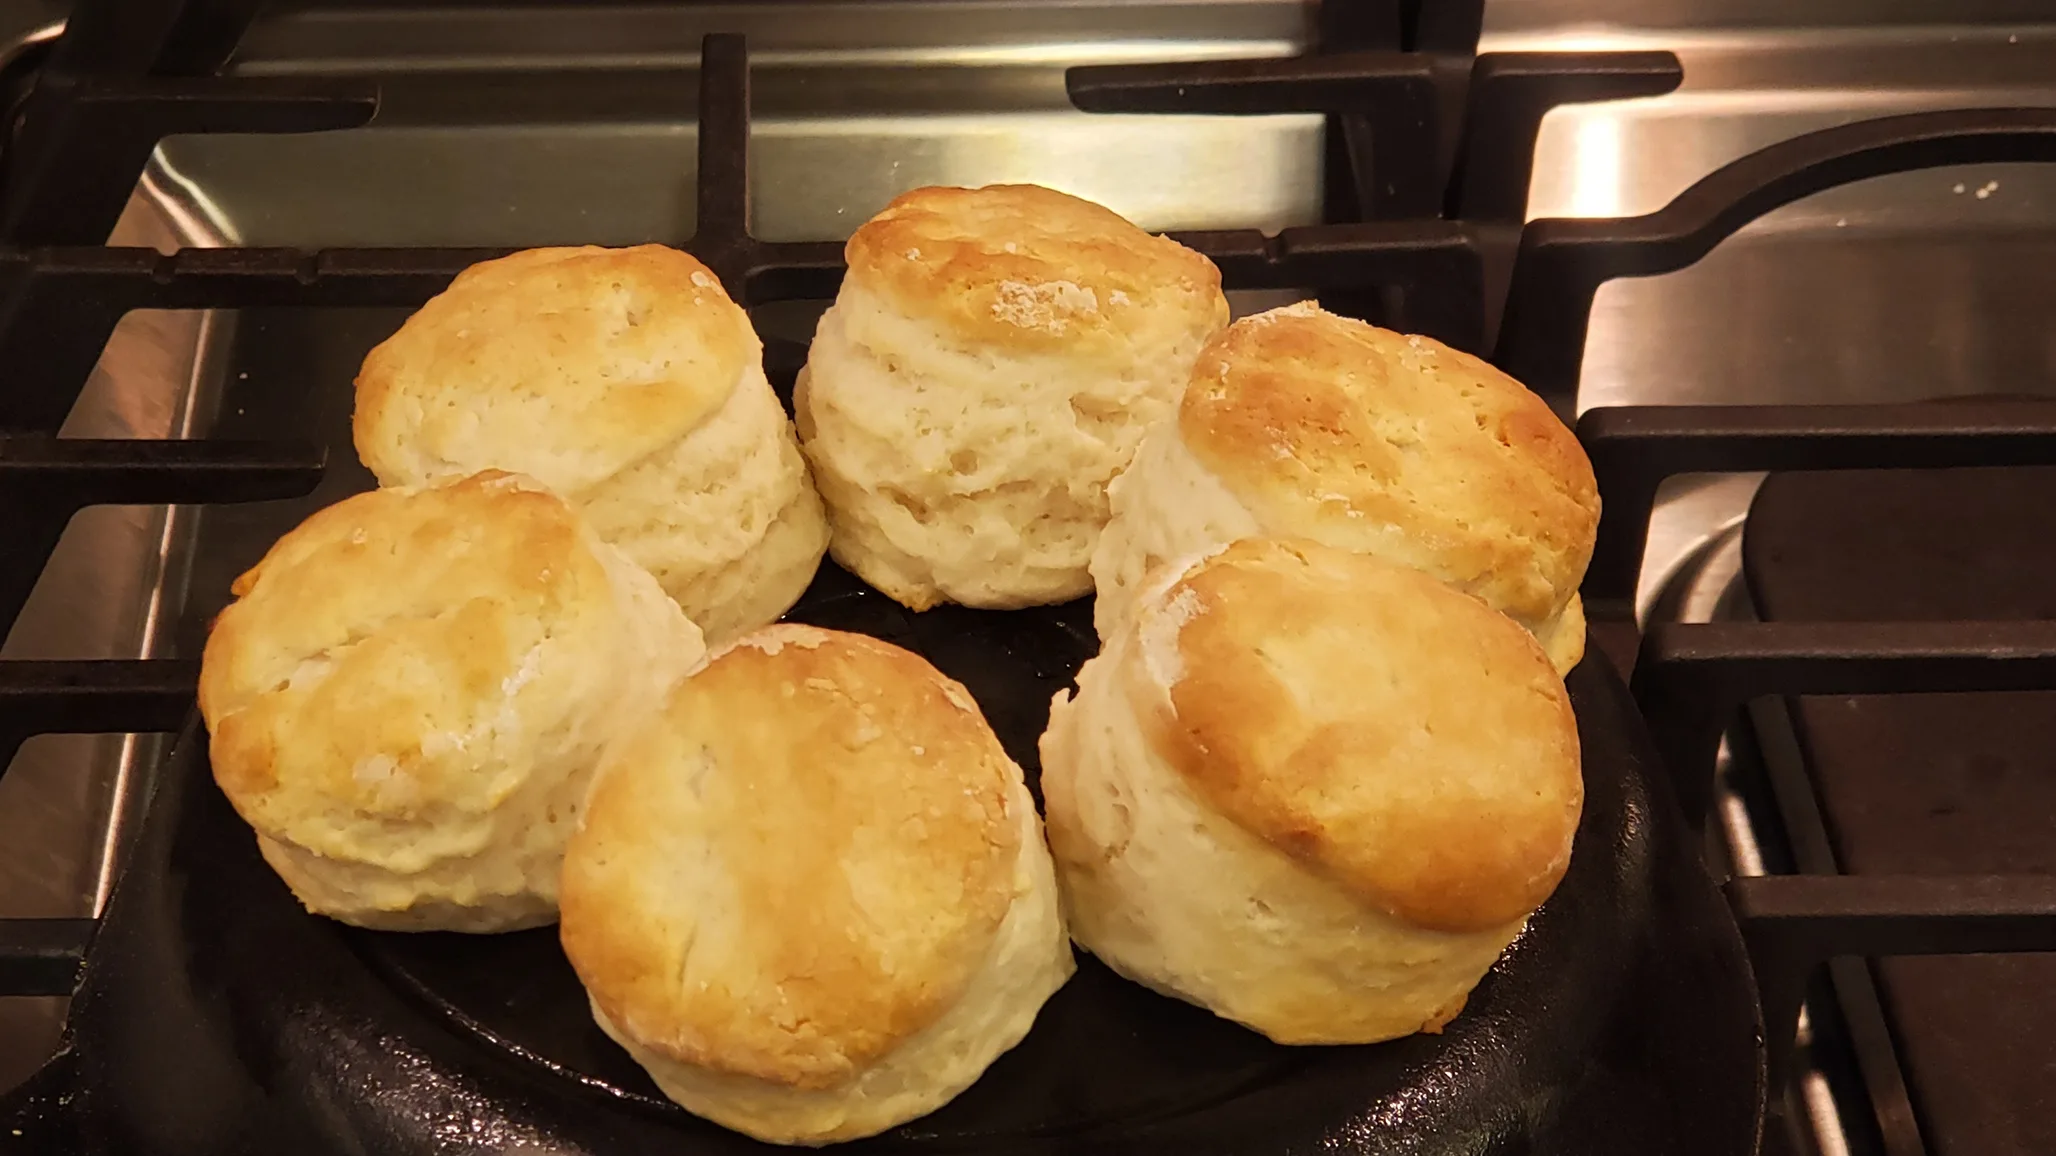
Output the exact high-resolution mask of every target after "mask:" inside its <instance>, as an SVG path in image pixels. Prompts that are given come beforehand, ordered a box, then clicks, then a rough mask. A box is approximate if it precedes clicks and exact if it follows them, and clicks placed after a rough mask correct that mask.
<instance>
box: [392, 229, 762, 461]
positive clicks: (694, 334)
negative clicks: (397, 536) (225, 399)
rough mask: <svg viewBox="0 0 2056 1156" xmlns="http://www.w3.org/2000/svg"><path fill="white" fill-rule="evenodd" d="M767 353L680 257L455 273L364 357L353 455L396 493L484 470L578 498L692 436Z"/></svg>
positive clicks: (574, 254)
mask: <svg viewBox="0 0 2056 1156" xmlns="http://www.w3.org/2000/svg"><path fill="white" fill-rule="evenodd" d="M760 348H761V346H760V345H759V343H758V341H757V337H756V333H755V331H754V330H753V329H752V328H751V326H750V321H749V317H748V315H747V314H745V313H744V312H743V310H742V308H741V307H740V306H738V305H737V304H736V303H735V302H733V301H731V300H730V299H729V297H728V294H727V292H726V291H725V290H724V289H722V287H721V282H720V280H719V279H717V278H716V277H715V276H714V274H713V273H712V272H710V271H709V270H708V269H707V267H706V266H705V265H702V264H700V262H699V261H698V260H696V259H695V258H694V257H693V256H692V255H691V254H689V253H684V252H681V251H679V250H677V249H673V248H669V247H667V246H664V245H637V246H634V247H633V248H627V249H603V248H598V247H595V246H591V245H586V246H581V247H577V248H550V249H529V250H526V251H523V252H519V253H514V254H511V255H509V256H506V257H501V258H498V259H497V260H492V261H485V262H481V263H480V264H477V265H473V266H472V267H471V268H469V269H466V270H464V272H462V273H460V274H458V275H457V278H456V280H454V281H452V282H451V283H450V287H449V288H448V289H446V290H444V291H443V292H442V293H440V294H438V295H437V296H435V297H434V298H432V299H430V300H429V302H428V303H427V304H426V305H423V306H422V307H421V309H420V310H419V311H417V312H416V313H415V314H414V315H413V316H412V317H409V318H408V319H407V321H406V323H405V324H404V325H402V326H401V327H400V330H399V332H397V333H395V334H393V336H391V337H389V338H387V339H386V340H385V341H384V342H382V343H381V344H380V345H379V346H378V347H377V348H375V349H373V350H372V351H371V353H370V354H369V355H368V356H366V357H365V359H364V366H363V369H362V370H361V371H360V372H359V373H358V376H357V409H356V415H355V419H354V434H355V440H356V443H357V453H358V456H359V457H361V458H362V459H363V460H364V463H365V464H366V465H367V466H369V467H371V470H372V472H373V473H375V474H377V475H378V476H379V478H380V480H381V481H383V482H385V483H386V484H389V485H390V484H396V483H398V484H412V483H416V482H420V481H427V480H434V479H435V478H438V477H442V476H447V475H450V474H465V473H469V472H471V471H473V470H478V469H484V468H487V467H493V468H499V469H511V470H518V471H521V472H523V473H527V474H530V475H532V476H533V477H535V478H536V479H538V480H539V481H541V482H542V483H543V484H545V485H547V486H549V487H551V488H552V489H555V490H557V491H558V492H559V493H564V494H577V493H578V492H580V491H581V490H583V489H585V488H586V487H588V486H590V485H593V484H594V483H596V482H599V481H602V480H604V479H605V478H607V477H608V476H610V475H612V474H613V473H615V472H616V471H618V470H620V469H622V468H623V467H625V466H627V465H629V464H632V463H634V462H637V461H640V460H641V459H643V458H644V457H646V456H648V455H649V454H650V453H651V452H653V451H655V450H657V449H660V448H662V447H664V446H667V445H669V444H671V443H672V442H674V441H676V440H678V439H679V438H681V437H683V436H685V435H686V434H687V433H689V432H691V431H692V430H693V429H694V428H696V427H697V426H698V425H699V424H700V422H702V421H704V420H705V419H706V418H707V416H708V415H710V414H712V413H713V412H714V411H715V410H716V409H718V408H719V407H720V406H721V404H722V403H723V402H724V401H726V400H727V399H728V395H729V393H730V392H731V391H732V390H733V389H734V388H735V385H736V383H737V382H738V381H739V380H741V377H742V375H743V373H744V371H745V370H746V369H747V368H748V367H749V365H750V364H751V362H752V361H754V360H755V359H756V358H757V356H758V350H759V349H760Z"/></svg>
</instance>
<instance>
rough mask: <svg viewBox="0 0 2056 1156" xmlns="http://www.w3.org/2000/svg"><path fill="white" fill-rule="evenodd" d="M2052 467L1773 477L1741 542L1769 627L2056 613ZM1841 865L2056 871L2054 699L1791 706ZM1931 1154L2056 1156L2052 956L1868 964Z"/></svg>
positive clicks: (1849, 699) (1827, 701)
mask: <svg viewBox="0 0 2056 1156" xmlns="http://www.w3.org/2000/svg"><path fill="white" fill-rule="evenodd" d="M2052 499H2056V469H2047V468H2020V469H1959V470H1932V471H1909V470H1894V471H1884V470H1876V471H1873V470H1863V471H1850V472H1846V473H1791V474H1779V475H1773V476H1772V477H1771V478H1770V479H1769V480H1768V481H1766V482H1765V484H1764V486H1763V488H1762V490H1761V491H1760V492H1759V494H1758V496H1757V499H1756V503H1755V505H1754V507H1753V509H1752V510H1751V513H1750V518H1749V523H1748V529H1747V532H1746V533H1745V535H1744V540H1743V541H1744V559H1745V567H1746V574H1747V577H1748V582H1749V589H1750V592H1751V594H1752V596H1753V598H1754V600H1755V603H1756V607H1757V611H1758V613H1759V615H1760V616H1762V617H1763V618H1765V619H1768V620H1774V621H1776V620H1782V621H1852V622H1860V621H1901V622H1907V621H1950V620H1955V621H1995V620H1999V621H2003V620H2020V619H2052V618H2056V500H2052ZM1793 719H1794V724H1795V730H1796V732H1797V736H1798V738H1799V740H1800V743H1801V747H1802V750H1803V752H1804V756H1805V758H1806V761H1807V765H1808V768H1809V769H1810V771H1811V774H1812V778H1813V782H1814V784H1815V791H1816V793H1817V796H1818V800H1819V805H1820V809H1821V813H1822V818H1823V819H1824V820H1825V826H1826V828H1827V832H1828V836H1829V840H1830V842H1831V843H1832V851H1833V853H1834V856H1835V857H1836V859H1837V860H1838V861H1839V863H1840V866H1841V868H1842V869H1843V870H1845V871H1848V872H1852V873H1859V874H1937V875H1948V874H2002V873H2020V874H2034V873H2044V874H2048V873H2056V693H2048V692H2023V693H1995V694H1932V695H1900V696H1893V697H1874V696H1841V697H1816V698H1806V699H1801V700H1799V701H1798V703H1797V706H1796V709H1795V710H1794V712H1793ZM1875 975H1876V978H1877V985H1878V989H1879V993H1880V996H1881V998H1882V1001H1883V1004H1884V1007H1885V1010H1886V1015H1887V1018H1888V1021H1889V1024H1890V1027H1891V1031H1892V1036H1893V1041H1894V1043H1895V1044H1896V1049H1897V1052H1898V1061H1899V1064H1900V1065H1901V1066H1902V1068H1903V1069H1904V1076H1905V1083H1906V1085H1907V1087H1908V1088H1909V1089H1910V1090H1911V1096H1912V1101H1911V1102H1912V1107H1913V1110H1914V1113H1915V1115H1916V1117H1917V1119H1918V1123H1919V1126H1920V1130H1921V1133H1922V1137H1923V1139H1924V1140H1925V1142H1926V1146H1927V1149H1928V1151H1930V1152H1932V1153H1935V1154H1936V1156H2046V1154H2047V1153H2051V1152H2056V999H2052V998H2051V993H2052V992H2056V955H2047V954H2041V955H1969V956H1927V957H1909V958H1900V959H1888V960H1882V961H1879V962H1878V963H1877V964H1876V965H1875Z"/></svg>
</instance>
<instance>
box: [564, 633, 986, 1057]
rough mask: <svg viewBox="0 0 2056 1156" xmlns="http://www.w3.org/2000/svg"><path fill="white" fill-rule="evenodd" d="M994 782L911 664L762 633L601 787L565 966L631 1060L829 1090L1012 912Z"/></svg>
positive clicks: (950, 711) (943, 1001) (978, 722)
mask: <svg viewBox="0 0 2056 1156" xmlns="http://www.w3.org/2000/svg"><path fill="white" fill-rule="evenodd" d="M1018 774H1019V771H1018V770H1016V769H1015V768H1014V767H1013V765H1012V764H1011V763H1010V762H1009V761H1008V759H1007V756H1006V754H1005V753H1004V752H1003V751H1002V750H1001V748H1000V745H999V741H998V740H997V739H996V738H995V737H993V734H992V730H991V728H990V727H988V726H987V725H986V723H985V720H984V718H983V717H981V716H980V715H979V713H978V710H977V708H976V707H975V705H973V703H972V701H971V699H970V696H969V695H968V694H967V693H966V692H965V691H964V689H963V688H962V687H961V686H958V685H957V684H956V683H954V682H951V681H950V680H948V679H946V678H944V677H943V676H942V675H941V674H940V673H939V672H937V671H936V670H935V668H934V667H932V666H929V665H928V663H926V662H925V661H923V660H922V659H920V658H918V657H916V656H915V655H913V654H909V653H908V652H906V651H904V650H900V649H898V648H897V647H893V646H889V645H887V644H885V643H883V642H878V641H875V640H873V639H870V638H865V637H862V636H860V635H853V634H842V633H837V632H833V631H825V630H816V629H814V628H812V627H805V626H793V625H782V626H773V627H770V628H767V629H765V630H763V631H760V632H758V633H756V634H753V635H750V636H748V637H746V638H744V639H742V640H741V641H739V642H737V643H735V644H733V645H731V646H730V647H729V648H728V649H726V650H724V651H721V652H719V653H717V654H716V655H715V656H714V657H713V658H712V659H711V660H710V661H709V662H708V664H707V665H706V666H705V667H704V668H702V669H701V670H700V671H699V672H698V673H696V674H695V675H693V676H692V677H691V678H689V679H687V680H686V681H685V682H684V683H682V684H681V685H680V686H679V688H678V689H677V690H676V691H675V692H674V693H673V695H672V696H671V699H670V702H669V704H668V706H667V707H666V710H665V713H664V714H663V716H662V717H661V719H660V720H658V722H657V723H656V724H654V725H652V726H650V727H648V728H646V729H645V730H644V731H642V732H641V733H640V734H639V735H637V736H636V737H635V738H634V739H633V740H631V741H630V742H629V743H628V744H626V746H625V747H624V748H623V749H622V750H621V751H619V752H618V753H617V755H616V756H615V757H611V758H610V759H609V761H608V764H607V765H606V767H604V768H603V769H602V770H601V772H600V780H599V784H598V786H597V787H596V788H595V790H594V793H593V796H592V799H591V802H590V805H589V807H588V809H587V813H586V818H585V823H584V826H583V827H582V829H581V830H580V831H579V833H578V834H577V835H576V836H574V837H573V839H572V844H571V848H570V851H569V853H568V855H567V858H566V861H565V869H564V888H563V899H562V906H563V938H564V948H565V951H566V953H567V954H568V955H569V956H570V958H571V961H572V963H573V965H574V966H575V967H576V968H577V970H578V973H579V976H580V978H581V979H582V980H583V981H584V982H585V985H586V989H587V991H588V992H589V993H590V994H591V995H592V997H593V999H594V1001H595V1003H596V1004H597V1005H598V1007H599V1008H600V1009H601V1010H602V1011H603V1012H604V1013H605V1015H606V1016H607V1018H608V1019H609V1020H610V1021H611V1022H613V1023H614V1024H615V1025H617V1026H618V1027H620V1028H621V1029H623V1030H624V1031H626V1032H627V1033H629V1035H630V1037H631V1038H633V1039H635V1040H637V1041H639V1042H641V1043H642V1044H644V1045H645V1046H647V1047H650V1048H652V1049H653V1050H656V1051H658V1052H660V1053H662V1054H665V1055H667V1056H670V1057H672V1058H674V1059H677V1060H680V1061H683V1062H686V1063H691V1064H697V1065H700V1066H702V1067H706V1068H711V1069H715V1070H719V1071H725V1072H733V1073H740V1074H745V1075H750V1076H755V1077H757V1078H760V1079H765V1080H771V1081H775V1082H778V1083H781V1084H786V1085H789V1086H793V1087H800V1088H824V1087H833V1086H836V1085H838V1084H841V1083H843V1082H845V1081H847V1080H849V1079H850V1078H851V1077H852V1076H854V1075H855V1074H856V1073H857V1072H859V1071H860V1070H861V1069H863V1068H864V1067H866V1066H868V1065H869V1064H871V1063H872V1062H874V1061H875V1060H877V1059H878V1058H879V1057H880V1056H882V1055H883V1054H884V1053H886V1052H888V1051H890V1050H891V1049H892V1048H893V1047H895V1046H896V1045H898V1044H899V1043H900V1042H901V1041H903V1040H905V1039H906V1038H907V1037H908V1036H909V1035H911V1034H913V1033H914V1032H917V1031H919V1030H920V1029H921V1028H923V1027H925V1026H926V1025H928V1024H930V1023H932V1022H934V1021H935V1020H936V1019H937V1018H938V1017H939V1016H940V1015H941V1014H942V1013H943V1012H944V1011H946V1010H947V1009H948V1008H949V1007H950V1006H951V1005H952V1004H953V1003H954V1002H955V1001H956V999H957V998H958V996H959V995H960V994H961V993H962V991H963V989H964V987H965V985H966V984H967V983H968V982H969V980H970V978H971V976H972V975H973V974H974V973H975V972H976V971H977V969H978V968H979V967H980V966H981V965H982V961H983V957H984V955H985V953H986V951H987V949H988V948H989V947H990V945H991V942H992V938H993V936H994V934H996V932H997V931H998V929H999V926H1000V923H1001V921H1002V920H1003V919H1004V918H1005V916H1006V913H1007V910H1008V908H1009V906H1010V905H1011V904H1012V902H1013V881H1014V872H1015V868H1016V864H1017V862H1018V860H1019V856H1020V827H1019V823H1020V818H1021V817H1020V815H1019V814H1017V813H1015V812H1014V811H1013V804H1012V797H1011V791H1012V787H1011V784H1012V782H1013V781H1014V777H1015V776H1017V775H1018Z"/></svg>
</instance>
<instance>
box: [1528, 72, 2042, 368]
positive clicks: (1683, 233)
mask: <svg viewBox="0 0 2056 1156" xmlns="http://www.w3.org/2000/svg"><path fill="white" fill-rule="evenodd" d="M2019 161H2056V108H2011V109H2007V108H2000V109H1968V110H1961V111H1955V110H1952V111H1949V112H1932V113H1914V114H1911V115H1907V116H1893V117H1883V118H1880V119H1877V120H1868V121H1861V122H1858V123H1856V124H1849V125H1842V126H1839V127H1836V128H1829V129H1823V130H1821V131H1819V132H1815V133H1809V134H1807V135H1805V136H1801V137H1795V138H1793V139H1791V140H1788V141H1784V142H1782V143H1779V144H1774V145H1771V146H1770V147H1768V148H1765V149H1762V150H1759V151H1757V152H1754V153H1751V154H1749V155H1748V156H1745V157H1743V158H1742V159H1740V160H1737V161H1734V162H1732V163H1730V164H1728V165H1726V166H1724V167H1722V168H1720V169H1717V170H1715V171H1714V172H1713V173H1711V174H1709V175H1707V176H1705V177H1703V178H1701V179H1700V180H1699V181H1698V183H1696V184H1694V185H1693V186H1692V187H1691V188H1688V189H1686V190H1685V191H1684V192H1682V193H1679V194H1678V195H1677V196H1676V197H1675V198H1674V199H1672V201H1671V202H1670V203H1669V204H1668V205H1665V206H1664V207H1663V208H1661V209H1658V210H1657V211H1656V212H1654V213H1650V214H1647V215H1646V216H1641V217H1626V218H1618V219H1594V220H1574V219H1555V220H1541V221H1531V222H1529V223H1528V225H1527V228H1526V229H1524V230H1523V231H1522V235H1521V243H1520V253H1519V255H1518V257H1517V258H1516V259H1515V262H1514V272H1513V281H1512V285H1511V287H1510V288H1509V289H1508V292H1507V299H1506V308H1505V311H1504V314H1503V315H1502V318H1501V322H1500V328H1499V342H1498V347H1497V350H1496V352H1495V353H1494V356H1493V360H1494V361H1495V362H1497V363H1498V364H1499V366H1500V367H1501V368H1502V369H1505V370H1506V371H1507V372H1508V373H1510V374H1512V375H1513V376H1514V377H1516V378H1519V379H1520V380H1521V381H1523V382H1525V383H1527V385H1528V387H1529V388H1531V389H1533V390H1535V392H1537V393H1539V394H1541V395H1542V396H1544V397H1546V398H1550V399H1551V400H1552V401H1553V402H1556V403H1558V404H1559V405H1560V406H1561V405H1563V404H1565V403H1566V402H1567V399H1569V398H1570V397H1571V396H1572V395H1573V394H1574V393H1575V391H1576V388H1577V383H1578V371H1579V367H1580V364H1581V363H1582V362H1583V360H1584V356H1585V336H1586V332H1587V329H1588V328H1589V326H1590V324H1591V318H1592V299H1593V296H1594V295H1595V294H1596V293H1597V292H1598V290H1599V286H1600V285H1602V284H1604V283H1605V282H1607V281H1610V280H1612V279H1613V278H1615V277H1647V276H1650V275H1652V274H1656V273H1669V272H1672V271H1675V270H1678V269H1682V268H1684V267H1685V266H1687V265H1690V264H1691V263H1692V262H1694V261H1697V260H1698V259H1699V258H1701V257H1703V256H1705V255H1706V254H1707V252H1709V251H1710V250H1711V249H1712V248H1713V247H1714V246H1715V245H1717V244H1719V243H1720V242H1721V241H1723V240H1725V239H1727V238H1728V237H1729V236H1731V235H1732V234H1733V233H1734V232H1735V231H1736V230H1737V229H1740V228H1741V227H1742V226H1744V225H1746V224H1748V223H1749V222H1750V221H1753V220H1755V219H1756V218H1758V217H1760V216H1762V215H1764V214H1765V213H1768V212H1770V211H1771V210H1773V209H1776V208H1779V207H1781V206H1784V205H1787V204H1790V203H1791V202H1793V201H1796V200H1798V199H1799V198H1801V197H1805V196H1809V195H1811V194H1813V193H1818V192H1821V191H1823V190H1826V189H1830V188H1834V187H1835V186H1837V185H1844V184H1848V183H1849V182H1851V181H1859V180H1863V179H1865V178H1868V177H1876V176H1883V175H1885V174H1887V173H1898V172H1906V171H1909V170H1913V169H1925V168H1936V167H1939V166H1942V165H1964V164H1992V163H1998V162H2019Z"/></svg>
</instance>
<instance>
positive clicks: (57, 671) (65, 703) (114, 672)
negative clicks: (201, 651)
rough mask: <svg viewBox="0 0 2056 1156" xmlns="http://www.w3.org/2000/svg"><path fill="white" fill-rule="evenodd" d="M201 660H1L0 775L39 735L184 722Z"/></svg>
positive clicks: (154, 729) (159, 727) (129, 730)
mask: <svg viewBox="0 0 2056 1156" xmlns="http://www.w3.org/2000/svg"><path fill="white" fill-rule="evenodd" d="M199 684H200V663H199V661H198V660H188V659H174V658H119V659H92V660H80V661H70V660H51V659H9V660H8V661H6V662H0V773H4V768H5V767H6V765H7V761H9V760H12V759H13V758H14V755H15V752H16V751H18V750H20V749H21V744H22V743H24V742H26V741H28V740H29V739H30V738H33V737H34V736H36V735H84V734H156V733H160V732H166V733H168V732H171V731H176V730H178V729H179V728H180V727H182V726H184V725H185V722H186V716H187V714H188V713H189V712H190V711H191V710H192V707H193V694H194V690H195V688H196V687H198V686H199Z"/></svg>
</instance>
